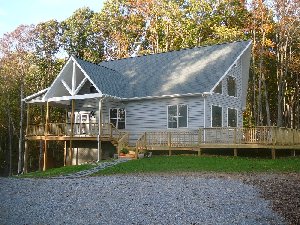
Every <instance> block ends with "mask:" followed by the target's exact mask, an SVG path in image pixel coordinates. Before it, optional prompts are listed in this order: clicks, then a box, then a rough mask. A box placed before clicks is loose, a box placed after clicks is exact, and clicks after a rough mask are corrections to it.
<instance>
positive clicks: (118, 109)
mask: <svg viewBox="0 0 300 225" xmlns="http://www.w3.org/2000/svg"><path fill="white" fill-rule="evenodd" d="M113 109H116V110H117V118H111V116H110V111H111V110H113ZM120 109H124V112H125V118H124V128H119V126H118V124H119V119H121V118H120V113H119V111H120ZM126 115H127V112H126V108H120V107H114V108H109V112H108V116H109V123H112V122H111V121H110V120H111V119H116V120H117V122H116V125H117V126H116V128H117V129H120V130H125V129H126Z"/></svg>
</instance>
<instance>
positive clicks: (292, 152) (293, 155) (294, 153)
mask: <svg viewBox="0 0 300 225" xmlns="http://www.w3.org/2000/svg"><path fill="white" fill-rule="evenodd" d="M291 156H292V157H295V156H296V150H295V149H292V150H291Z"/></svg>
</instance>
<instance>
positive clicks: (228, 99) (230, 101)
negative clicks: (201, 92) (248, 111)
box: [205, 59, 246, 127]
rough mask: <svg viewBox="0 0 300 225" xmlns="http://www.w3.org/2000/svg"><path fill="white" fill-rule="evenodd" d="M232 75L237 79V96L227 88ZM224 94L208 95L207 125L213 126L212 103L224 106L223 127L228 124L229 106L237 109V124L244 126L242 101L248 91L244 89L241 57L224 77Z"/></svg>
mask: <svg viewBox="0 0 300 225" xmlns="http://www.w3.org/2000/svg"><path fill="white" fill-rule="evenodd" d="M228 76H232V77H234V78H235V79H236V92H237V94H236V97H233V96H229V95H228V90H227V78H228ZM221 82H222V94H217V93H212V94H211V95H209V96H207V97H206V101H205V102H206V107H205V109H206V112H205V113H206V121H205V125H206V127H211V122H212V118H211V108H212V105H215V106H220V107H222V122H223V127H227V125H228V121H227V120H228V108H231V109H236V110H237V126H238V127H242V126H243V111H242V102H243V99H244V98H246V96H245V94H246V92H244V91H243V81H242V60H241V59H239V60H238V61H237V62H236V65H234V66H233V67H232V68H231V70H230V71H229V72H228V74H227V75H226V76H225V77H224V78H223V79H222V81H221Z"/></svg>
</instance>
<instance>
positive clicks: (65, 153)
mask: <svg viewBox="0 0 300 225" xmlns="http://www.w3.org/2000/svg"><path fill="white" fill-rule="evenodd" d="M64 142H65V145H64V166H66V164H67V142H66V141H64Z"/></svg>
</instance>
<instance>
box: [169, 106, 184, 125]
mask: <svg viewBox="0 0 300 225" xmlns="http://www.w3.org/2000/svg"><path fill="white" fill-rule="evenodd" d="M171 106H176V117H177V127H169V107H171ZM179 106H186V127H179V120H178V112H179V110H178V109H179ZM179 128H189V105H188V104H177V105H167V129H179Z"/></svg>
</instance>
